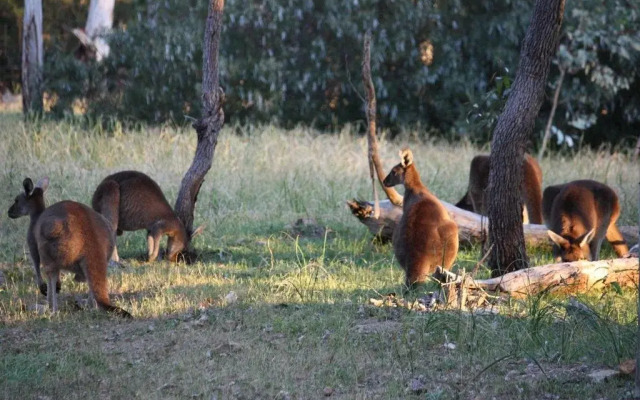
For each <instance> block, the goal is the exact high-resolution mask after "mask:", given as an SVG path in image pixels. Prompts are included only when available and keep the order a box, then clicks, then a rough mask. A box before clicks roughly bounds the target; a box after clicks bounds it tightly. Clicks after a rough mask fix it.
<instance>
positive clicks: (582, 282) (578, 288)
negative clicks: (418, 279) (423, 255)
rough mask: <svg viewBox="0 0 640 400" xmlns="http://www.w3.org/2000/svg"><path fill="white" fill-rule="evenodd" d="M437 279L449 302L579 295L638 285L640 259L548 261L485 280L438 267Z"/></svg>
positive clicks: (460, 302)
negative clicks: (494, 296) (493, 296)
mask: <svg viewBox="0 0 640 400" xmlns="http://www.w3.org/2000/svg"><path fill="white" fill-rule="evenodd" d="M433 278H434V279H436V280H438V281H440V282H443V284H442V285H443V288H444V290H445V294H446V295H447V296H446V297H447V303H448V304H461V305H464V304H465V299H466V298H474V299H475V298H477V297H486V295H487V294H489V293H491V294H498V295H500V294H506V295H509V296H511V297H515V298H524V297H527V296H531V295H535V294H537V293H540V292H543V291H549V292H554V293H571V294H578V293H586V292H588V291H590V290H598V289H602V288H604V287H607V286H610V285H611V284H612V283H614V282H615V283H617V284H618V285H620V287H637V286H638V258H636V257H628V258H615V259H612V260H599V261H575V262H570V263H558V264H548V265H542V266H539V267H532V268H526V269H521V270H518V271H514V272H510V273H508V274H505V275H503V276H500V277H497V278H491V279H482V280H474V279H472V278H471V277H470V276H469V275H466V276H465V275H464V274H463V275H456V274H454V273H452V272H449V271H446V270H444V269H442V268H441V267H438V269H437V270H436V272H435V273H434V274H433ZM475 301H476V302H477V300H475ZM463 307H464V306H463ZM465 308H466V307H465Z"/></svg>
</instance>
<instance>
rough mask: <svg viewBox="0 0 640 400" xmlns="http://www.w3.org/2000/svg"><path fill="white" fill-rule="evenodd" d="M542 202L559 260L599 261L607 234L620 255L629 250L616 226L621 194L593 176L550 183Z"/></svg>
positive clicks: (554, 254)
mask: <svg viewBox="0 0 640 400" xmlns="http://www.w3.org/2000/svg"><path fill="white" fill-rule="evenodd" d="M542 204H543V210H544V218H545V223H546V225H547V227H548V228H549V230H548V231H547V233H548V235H549V237H550V238H551V240H552V241H553V243H554V245H553V256H554V258H555V259H556V261H565V262H569V261H577V260H590V261H596V260H598V259H599V257H600V247H601V246H602V241H603V239H604V238H605V237H606V238H607V240H608V241H609V243H611V245H612V246H613V250H614V251H615V252H616V254H617V255H618V257H622V256H624V255H625V254H627V253H628V252H629V248H628V247H627V244H626V242H625V241H624V238H623V237H622V234H621V233H620V231H619V230H618V227H617V226H616V221H617V220H618V217H619V216H620V204H619V202H618V196H617V195H616V193H615V192H614V191H613V189H611V188H610V187H609V186H607V185H605V184H603V183H600V182H596V181H592V180H579V181H573V182H569V183H566V184H564V185H554V186H549V187H547V188H546V189H545V190H544V194H543V196H542Z"/></svg>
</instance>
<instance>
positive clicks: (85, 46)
mask: <svg viewBox="0 0 640 400" xmlns="http://www.w3.org/2000/svg"><path fill="white" fill-rule="evenodd" d="M114 6H115V0H91V3H90V4H89V14H88V15H87V23H86V25H85V27H84V30H81V29H73V34H74V35H75V36H76V37H77V38H78V40H80V43H81V46H80V49H78V50H77V51H76V57H77V58H80V59H83V60H86V59H89V58H95V59H96V61H102V60H103V59H104V58H106V57H108V56H109V52H110V48H109V44H108V43H107V41H106V40H105V39H104V38H103V35H105V34H106V33H108V32H109V31H110V30H111V28H113V8H114Z"/></svg>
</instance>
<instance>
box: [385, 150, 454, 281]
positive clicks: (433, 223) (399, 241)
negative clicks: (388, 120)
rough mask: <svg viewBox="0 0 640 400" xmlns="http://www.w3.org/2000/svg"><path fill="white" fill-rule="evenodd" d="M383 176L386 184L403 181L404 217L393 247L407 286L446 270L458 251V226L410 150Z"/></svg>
mask: <svg viewBox="0 0 640 400" xmlns="http://www.w3.org/2000/svg"><path fill="white" fill-rule="evenodd" d="M400 159H401V161H400V164H398V165H396V166H395V167H393V169H392V170H391V172H389V175H387V177H386V178H384V181H383V184H384V185H385V186H386V187H391V186H395V185H398V184H404V187H405V193H404V200H403V205H402V211H403V214H402V218H401V219H400V222H399V223H398V225H397V226H396V228H395V229H394V231H393V250H394V252H395V255H396V258H397V259H398V262H399V263H400V266H402V268H403V269H404V271H405V276H406V285H407V286H409V287H411V286H413V285H415V284H417V283H421V282H424V281H425V280H426V279H427V276H428V275H430V274H432V273H433V272H434V271H435V269H436V267H437V266H438V265H441V266H443V267H444V268H446V269H449V268H451V265H452V264H453V262H454V261H455V259H456V255H457V254H458V225H456V223H455V222H454V221H453V220H451V218H450V217H449V213H448V212H447V209H446V208H444V206H443V205H442V204H441V203H440V201H439V200H438V199H437V198H436V196H434V195H433V194H431V192H429V190H428V189H427V188H426V186H425V185H424V184H423V183H422V181H421V180H420V174H418V170H417V169H416V167H415V165H414V163H413V154H412V153H411V150H409V149H406V150H403V151H401V152H400Z"/></svg>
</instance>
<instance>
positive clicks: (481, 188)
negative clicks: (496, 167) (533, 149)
mask: <svg viewBox="0 0 640 400" xmlns="http://www.w3.org/2000/svg"><path fill="white" fill-rule="evenodd" d="M489 172H490V158H489V155H478V156H475V157H474V158H473V159H472V160H471V167H470V170H469V185H468V188H467V192H466V193H465V194H464V196H463V197H462V198H461V199H460V201H458V203H457V204H456V207H459V208H462V209H464V210H468V211H473V212H475V213H478V214H481V215H487V207H488V203H487V199H486V190H487V187H488V186H489ZM523 174H524V179H523V182H522V199H523V203H524V205H525V207H526V211H527V216H528V221H527V220H525V221H524V222H525V223H534V224H541V223H542V221H543V217H542V204H541V203H542V170H541V169H540V165H539V164H538V162H537V161H536V159H535V158H533V157H531V156H530V155H529V154H525V158H524V163H523Z"/></svg>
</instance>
